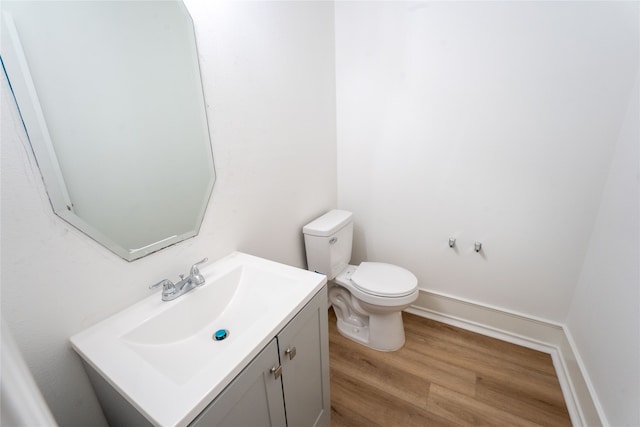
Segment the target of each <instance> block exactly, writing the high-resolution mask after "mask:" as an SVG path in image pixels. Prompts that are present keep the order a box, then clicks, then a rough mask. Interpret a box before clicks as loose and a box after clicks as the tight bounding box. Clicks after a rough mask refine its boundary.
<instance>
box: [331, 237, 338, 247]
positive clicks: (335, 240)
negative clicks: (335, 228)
mask: <svg viewBox="0 0 640 427" xmlns="http://www.w3.org/2000/svg"><path fill="white" fill-rule="evenodd" d="M337 241H338V238H337V237H332V238H331V239H329V244H330V245H333V244H334V243H336V242H337Z"/></svg>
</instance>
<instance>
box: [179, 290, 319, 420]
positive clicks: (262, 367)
mask: <svg viewBox="0 0 640 427" xmlns="http://www.w3.org/2000/svg"><path fill="white" fill-rule="evenodd" d="M327 322H328V320H327V289H326V286H325V287H323V288H322V290H320V292H318V293H317V294H316V295H315V296H314V297H313V299H312V300H311V301H310V302H309V303H308V304H307V305H306V306H305V307H304V308H303V309H302V310H301V311H300V312H299V313H298V314H297V315H296V316H295V317H294V318H293V320H291V322H289V323H288V324H287V326H285V327H284V328H283V329H282V331H280V333H279V334H278V335H277V336H276V338H274V339H273V340H272V341H271V342H270V343H269V344H268V345H267V346H266V347H265V348H264V349H263V350H262V351H261V352H260V354H259V355H258V356H256V358H255V359H254V360H253V361H252V362H251V363H250V364H249V365H248V366H247V367H246V368H245V369H244V370H243V371H242V372H241V373H240V374H239V375H238V376H237V377H236V378H235V379H234V380H233V382H232V383H231V384H229V386H228V387H227V388H226V389H225V390H224V391H223V392H222V393H221V394H220V395H219V396H218V397H217V398H216V399H215V400H214V401H213V402H212V403H211V404H210V405H209V406H208V407H207V408H206V409H205V410H204V411H203V412H202V413H201V414H200V415H199V416H198V417H197V418H196V419H195V421H194V422H193V423H192V424H191V425H192V426H197V427H203V426H207V427H212V426H216V427H218V426H220V427H222V426H225V427H226V426H229V427H237V426H252V427H253V426H256V427H260V426H277V427H285V426H288V427H311V426H319V427H320V426H325V427H328V426H329V425H330V413H331V406H330V405H331V404H330V400H329V337H328V323H327Z"/></svg>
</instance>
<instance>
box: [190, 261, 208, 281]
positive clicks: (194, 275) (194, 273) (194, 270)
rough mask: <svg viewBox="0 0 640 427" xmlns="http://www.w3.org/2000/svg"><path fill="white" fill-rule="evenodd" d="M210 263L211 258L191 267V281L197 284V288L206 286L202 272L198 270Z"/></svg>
mask: <svg viewBox="0 0 640 427" xmlns="http://www.w3.org/2000/svg"><path fill="white" fill-rule="evenodd" d="M207 261H209V258H204V259H202V260H200V261H198V262H196V263H195V264H193V265H192V266H191V272H190V275H191V279H192V280H193V282H194V283H195V285H196V286H200V285H203V284H204V276H203V275H202V274H200V270H198V266H199V265H200V264H203V263H205V262H207Z"/></svg>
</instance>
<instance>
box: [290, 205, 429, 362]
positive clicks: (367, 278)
mask: <svg viewBox="0 0 640 427" xmlns="http://www.w3.org/2000/svg"><path fill="white" fill-rule="evenodd" d="M303 233H304V239H305V248H306V252H307V263H308V268H309V270H312V271H316V272H318V273H322V274H325V275H327V278H328V280H329V301H330V302H331V305H332V306H333V308H334V311H335V313H336V317H337V327H338V331H339V332H340V333H341V334H342V335H343V336H345V337H347V338H349V339H351V340H353V341H356V342H358V343H360V344H363V345H366V346H368V347H370V348H372V349H375V350H380V351H394V350H398V349H400V348H401V347H402V346H403V345H404V342H405V334H404V325H403V323H402V310H403V309H405V308H407V307H408V306H409V305H410V304H412V303H413V302H414V301H415V300H416V299H417V298H418V280H417V279H416V277H415V276H414V275H413V274H412V273H411V272H410V271H408V270H405V269H404V268H402V267H399V266H396V265H393V264H387V263H381V262H363V263H361V264H360V265H358V266H355V265H349V264H348V262H349V260H350V258H351V248H352V239H353V221H352V214H351V212H348V211H342V210H332V211H330V212H328V213H326V214H325V215H323V216H321V217H320V218H318V219H316V220H314V221H312V222H311V223H309V224H307V225H306V226H305V227H304V228H303Z"/></svg>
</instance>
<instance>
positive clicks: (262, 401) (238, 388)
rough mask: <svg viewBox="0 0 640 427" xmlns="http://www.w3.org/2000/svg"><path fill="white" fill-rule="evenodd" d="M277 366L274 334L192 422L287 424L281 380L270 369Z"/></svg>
mask: <svg viewBox="0 0 640 427" xmlns="http://www.w3.org/2000/svg"><path fill="white" fill-rule="evenodd" d="M278 366H280V363H278V346H277V343H276V339H275V338H274V339H273V340H272V341H271V342H270V343H269V344H268V345H267V346H266V347H265V348H264V349H263V350H262V351H261V352H260V354H258V356H256V357H255V359H253V361H252V362H251V363H250V364H249V365H248V366H247V367H246V368H245V369H244V370H243V371H242V372H241V373H240V374H239V375H238V376H237V377H236V378H235V379H234V380H233V382H232V383H231V384H229V386H227V388H226V389H225V390H224V391H223V392H222V393H220V395H219V396H218V397H216V399H215V400H214V401H213V402H212V403H211V404H210V405H209V406H208V407H207V408H206V409H205V410H204V411H202V413H201V414H200V415H198V417H197V418H196V419H195V421H194V422H193V423H192V424H191V426H198V427H204V426H206V427H213V426H216V427H238V426H252V427H284V426H286V420H285V414H284V401H283V398H282V380H281V377H279V378H277V379H276V378H275V376H274V374H273V373H272V372H271V368H272V367H278Z"/></svg>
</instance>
